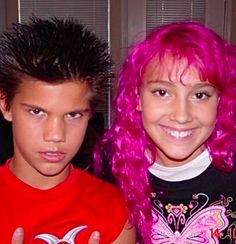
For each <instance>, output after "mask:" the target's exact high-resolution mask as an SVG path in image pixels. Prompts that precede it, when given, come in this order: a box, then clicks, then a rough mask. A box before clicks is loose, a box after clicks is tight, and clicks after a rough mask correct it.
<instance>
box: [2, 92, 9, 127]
mask: <svg viewBox="0 0 236 244" xmlns="http://www.w3.org/2000/svg"><path fill="white" fill-rule="evenodd" d="M0 110H1V112H2V114H3V117H4V118H5V120H7V121H9V122H11V121H12V113H11V109H9V110H7V109H6V99H5V98H4V96H2V94H1V93H0Z"/></svg>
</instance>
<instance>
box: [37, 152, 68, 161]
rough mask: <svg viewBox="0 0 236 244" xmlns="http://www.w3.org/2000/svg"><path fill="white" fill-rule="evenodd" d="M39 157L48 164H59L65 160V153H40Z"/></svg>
mask: <svg viewBox="0 0 236 244" xmlns="http://www.w3.org/2000/svg"><path fill="white" fill-rule="evenodd" d="M40 155H41V157H42V158H43V159H44V160H46V161H48V162H60V161H61V160H63V159H64V158H65V153H63V152H59V151H55V152H54V151H44V152H40Z"/></svg>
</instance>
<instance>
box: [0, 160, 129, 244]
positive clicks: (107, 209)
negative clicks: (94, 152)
mask: <svg viewBox="0 0 236 244" xmlns="http://www.w3.org/2000/svg"><path fill="white" fill-rule="evenodd" d="M0 196H1V199H0V233H1V234H0V243H1V244H9V243H11V238H12V234H13V231H14V230H15V228H16V227H23V228H24V232H25V241H24V243H25V244H31V243H32V244H36V243H38V244H39V243H41V244H43V243H44V244H45V243H51V244H52V243H53V244H54V243H55V244H56V243H75V244H76V243H80V244H83V243H84V244H87V243H88V238H89V236H90V234H91V233H92V231H94V230H97V231H99V232H100V243H101V244H107V243H111V242H112V241H114V240H115V239H116V238H117V237H118V235H119V234H120V232H121V231H122V229H123V227H124V225H125V222H126V220H127V211H126V207H125V204H124V201H123V198H122V196H121V193H120V192H119V191H118V190H117V189H116V188H115V187H114V186H112V185H111V184H109V183H106V182H104V181H102V180H100V179H97V178H95V177H93V176H91V175H89V174H87V173H86V172H84V171H82V170H80V169H73V170H72V172H71V174H70V176H69V177H68V178H67V179H66V180H65V181H64V182H62V183H60V184H59V185H57V186H55V187H54V188H52V189H49V190H40V189H36V188H33V187H31V186H29V185H27V184H25V183H24V182H22V181H21V180H19V179H18V178H17V177H15V176H14V175H13V174H12V173H11V171H10V170H9V164H8V163H6V164H5V165H3V166H1V167H0Z"/></svg>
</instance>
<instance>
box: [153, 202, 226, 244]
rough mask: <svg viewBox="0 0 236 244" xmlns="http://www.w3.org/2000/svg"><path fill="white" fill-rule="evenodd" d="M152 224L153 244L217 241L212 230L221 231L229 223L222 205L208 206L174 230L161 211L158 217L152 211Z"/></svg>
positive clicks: (210, 242)
mask: <svg viewBox="0 0 236 244" xmlns="http://www.w3.org/2000/svg"><path fill="white" fill-rule="evenodd" d="M153 216H154V222H155V223H154V225H153V230H152V243H153V244H164V243H166V244H167V243H168V244H171V243H173V244H197V243H207V244H212V243H219V241H218V238H217V237H216V236H215V235H213V234H212V230H218V231H219V232H222V231H223V230H224V229H225V228H226V227H227V226H228V224H229V221H228V219H227V217H226V215H225V208H224V207H222V206H210V207H208V208H205V209H203V210H201V211H199V212H198V213H196V214H194V215H193V216H191V217H190V218H189V219H188V220H187V221H186V224H185V226H184V228H183V230H182V232H179V231H178V230H176V231H175V232H173V231H172V229H171V228H170V227H169V226H168V222H167V220H166V219H165V217H164V216H162V215H161V213H159V212H158V217H157V216H156V215H155V213H153Z"/></svg>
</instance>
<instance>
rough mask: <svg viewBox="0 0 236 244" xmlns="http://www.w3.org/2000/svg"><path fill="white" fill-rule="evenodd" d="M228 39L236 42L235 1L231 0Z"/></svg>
mask: <svg viewBox="0 0 236 244" xmlns="http://www.w3.org/2000/svg"><path fill="white" fill-rule="evenodd" d="M230 41H231V42H232V43H234V44H236V1H235V0H232V7H231V28H230Z"/></svg>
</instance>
